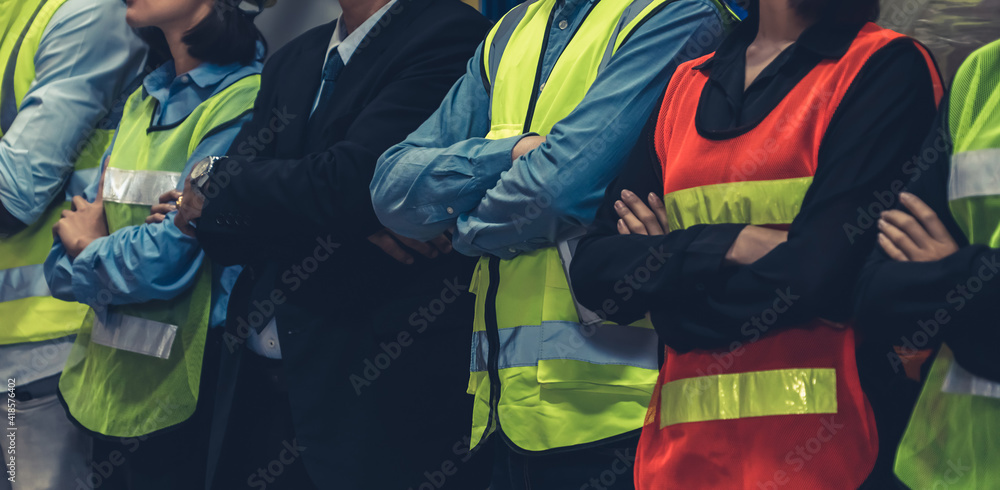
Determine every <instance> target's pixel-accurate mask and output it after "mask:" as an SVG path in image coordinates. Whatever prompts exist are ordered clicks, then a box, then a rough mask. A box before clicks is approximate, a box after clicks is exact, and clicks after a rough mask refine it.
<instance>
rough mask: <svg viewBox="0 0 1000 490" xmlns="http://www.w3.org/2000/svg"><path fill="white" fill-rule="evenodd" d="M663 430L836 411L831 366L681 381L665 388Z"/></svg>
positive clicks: (661, 422)
mask: <svg viewBox="0 0 1000 490" xmlns="http://www.w3.org/2000/svg"><path fill="white" fill-rule="evenodd" d="M660 397H661V399H660V428H661V429H662V428H664V427H667V426H668V425H674V424H683V423H687V422H706V421H709V420H730V419H740V418H747V417H764V416H768V415H801V414H816V413H837V372H836V370H834V369H832V368H817V369H776V370H774V371H756V372H750V373H737V374H720V375H716V376H702V377H697V378H687V379H679V380H677V381H671V382H669V383H667V384H665V385H663V389H662V390H660Z"/></svg>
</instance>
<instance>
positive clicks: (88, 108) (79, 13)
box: [0, 0, 146, 392]
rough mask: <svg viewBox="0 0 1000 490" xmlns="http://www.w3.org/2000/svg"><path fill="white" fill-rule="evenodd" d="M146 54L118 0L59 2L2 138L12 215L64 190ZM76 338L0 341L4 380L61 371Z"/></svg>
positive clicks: (26, 215) (5, 195)
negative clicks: (79, 151)
mask: <svg viewBox="0 0 1000 490" xmlns="http://www.w3.org/2000/svg"><path fill="white" fill-rule="evenodd" d="M15 35H16V34H15ZM145 57H146V45H145V43H143V42H142V40H140V39H139V38H138V37H137V36H136V35H135V33H134V32H132V29H130V28H129V27H128V25H127V24H126V23H125V4H124V3H122V2H121V0H68V1H67V2H66V3H64V4H63V5H62V6H61V7H59V10H57V11H56V13H55V15H53V17H52V19H51V20H50V21H49V24H48V26H46V28H45V31H44V32H43V33H42V39H41V41H40V42H39V45H38V51H37V52H36V53H35V60H34V61H35V80H34V82H33V83H32V85H31V88H29V89H28V92H27V94H26V95H25V97H24V100H22V101H21V106H20V110H19V112H18V115H17V118H16V119H14V123H13V124H12V125H11V127H10V129H9V131H7V133H6V134H4V135H3V138H0V201H2V202H3V204H4V207H6V208H7V210H9V211H10V212H11V214H12V215H14V217H15V218H17V219H19V220H21V221H22V222H24V223H28V224H31V223H34V222H35V221H36V220H38V219H39V218H40V217H41V215H42V213H43V212H44V211H45V209H46V208H48V206H49V204H51V203H52V201H53V200H57V199H59V200H61V199H63V198H64V197H65V196H64V194H63V187H64V185H65V183H66V181H67V180H68V179H69V176H70V174H71V173H72V171H73V163H74V157H75V156H76V152H77V148H80V147H81V145H83V144H85V141H86V140H87V139H88V138H89V137H90V136H91V134H92V131H93V128H94V126H95V124H97V122H98V121H99V120H100V119H101V118H103V117H104V116H105V115H106V114H107V112H108V108H109V107H111V106H112V105H113V103H114V102H115V101H116V99H117V97H118V96H119V93H120V92H121V91H122V90H123V89H124V88H125V87H126V86H128V84H129V83H130V82H131V81H132V80H135V79H136V77H138V76H140V75H141V74H142V69H143V65H144V60H145ZM74 338H75V336H68V337H63V338H59V339H53V340H48V341H45V342H30V343H21V344H10V345H0V379H3V380H6V379H8V378H15V379H16V380H17V384H18V386H25V385H26V384H28V383H31V382H33V381H37V380H39V379H42V378H46V377H48V376H53V375H55V374H58V373H59V372H60V371H62V368H63V364H65V363H66V358H67V357H68V356H69V351H70V348H71V347H72V346H73V340H74ZM2 386H3V388H0V392H6V391H7V388H6V383H4V384H3V385H2Z"/></svg>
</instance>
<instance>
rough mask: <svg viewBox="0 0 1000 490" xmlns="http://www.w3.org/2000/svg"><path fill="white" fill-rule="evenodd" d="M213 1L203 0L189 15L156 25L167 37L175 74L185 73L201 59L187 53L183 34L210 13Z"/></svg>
mask: <svg viewBox="0 0 1000 490" xmlns="http://www.w3.org/2000/svg"><path fill="white" fill-rule="evenodd" d="M213 4H214V2H212V1H204V2H202V3H201V4H199V5H198V6H197V7H195V8H194V9H193V10H192V11H191V15H190V16H184V17H182V18H179V19H177V20H175V21H173V22H170V23H169V24H167V25H160V26H158V27H159V28H160V30H161V31H163V36H164V37H165V38H166V39H167V45H168V46H169V47H170V56H171V57H172V58H173V59H174V71H175V72H176V73H177V75H181V74H184V73H187V72H189V71H191V70H193V69H195V68H197V67H198V65H200V64H201V63H202V60H200V59H198V58H195V57H194V56H191V54H190V53H188V45H187V43H185V42H184V40H183V39H184V35H185V34H187V33H188V31H190V30H191V29H193V28H194V27H195V26H197V25H198V23H199V22H201V21H202V20H203V19H205V18H206V17H208V16H209V15H212V8H213Z"/></svg>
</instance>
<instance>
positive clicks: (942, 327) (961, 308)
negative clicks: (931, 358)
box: [856, 102, 1000, 381]
mask: <svg viewBox="0 0 1000 490" xmlns="http://www.w3.org/2000/svg"><path fill="white" fill-rule="evenodd" d="M947 114H948V108H947V102H945V103H943V104H941V114H940V115H939V116H938V118H937V120H936V121H935V123H934V128H933V129H932V130H931V132H930V134H929V135H928V136H927V139H926V141H924V145H923V148H922V149H921V151H920V153H919V155H920V158H918V159H915V160H913V161H912V162H909V163H908V165H907V166H906V167H905V173H906V175H907V178H906V186H907V190H908V191H909V192H912V193H913V194H915V195H916V196H917V197H919V198H920V199H921V200H923V201H924V202H925V203H927V205H928V206H930V207H931V208H932V209H934V212H936V213H937V215H938V217H939V218H940V219H941V222H942V223H944V225H945V227H947V228H948V231H949V233H950V234H951V236H952V237H953V238H954V239H955V242H956V243H958V245H959V247H960V248H959V250H958V251H957V252H955V253H954V254H952V255H950V256H948V257H945V258H944V259H941V260H938V261H935V262H896V261H894V260H892V259H890V258H889V257H888V256H887V255H886V254H885V252H884V251H882V247H875V250H874V251H873V253H872V255H871V257H870V258H869V261H868V264H867V265H866V266H865V268H864V270H863V272H862V274H861V279H860V280H859V282H858V287H857V290H856V292H857V303H856V306H857V321H858V326H859V327H860V328H862V329H863V331H865V332H867V333H868V335H869V336H871V337H872V338H873V339H877V340H880V341H887V342H892V343H894V344H895V345H899V346H903V347H904V348H905V349H925V348H930V347H934V346H936V345H937V344H938V343H939V342H941V341H945V342H947V343H948V346H949V347H950V348H951V349H952V350H953V351H954V353H955V360H956V361H957V362H958V363H959V364H961V365H962V367H964V368H965V369H967V370H969V371H970V372H972V373H973V374H976V375H978V376H983V377H987V378H990V379H993V380H996V381H1000V363H998V362H996V346H997V345H998V344H1000V328H997V311H998V310H997V305H998V304H1000V280H994V279H1000V250H996V249H993V248H990V247H989V246H987V245H970V244H969V241H968V239H967V238H966V237H965V234H964V233H963V232H962V230H961V228H959V226H958V223H956V222H955V219H954V218H953V217H952V214H951V210H950V209H949V207H948V182H949V175H950V171H951V166H950V164H951V159H950V156H951V154H952V147H951V145H952V142H951V138H950V133H949V130H948V128H947V127H946V126H947V122H946V120H947ZM896 207H897V208H899V209H904V210H905V208H903V207H901V206H896ZM896 362H898V361H896Z"/></svg>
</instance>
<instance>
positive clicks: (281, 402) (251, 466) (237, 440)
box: [212, 351, 317, 490]
mask: <svg viewBox="0 0 1000 490" xmlns="http://www.w3.org/2000/svg"><path fill="white" fill-rule="evenodd" d="M240 362H241V364H240V372H239V376H238V377H237V381H236V383H237V384H236V389H235V392H234V394H233V403H232V411H231V412H230V414H229V422H228V424H227V429H226V433H225V436H224V439H223V442H222V451H221V453H220V458H219V465H218V469H217V470H216V473H215V478H214V481H213V484H212V489H213V490H231V489H242V488H250V489H259V490H264V489H267V490H285V489H287V490H312V489H315V488H317V487H316V485H315V484H314V483H313V482H312V481H311V480H310V478H309V475H308V474H307V473H306V467H305V464H304V463H303V461H302V457H301V454H300V451H301V448H300V446H299V445H298V443H297V441H296V439H295V429H294V427H293V425H292V411H291V408H290V406H289V402H288V388H287V386H286V384H285V375H284V371H283V370H282V367H281V361H278V360H273V359H267V358H265V357H261V356H259V355H257V354H254V353H253V352H249V351H247V352H244V353H243V357H242V359H241V361H240Z"/></svg>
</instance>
